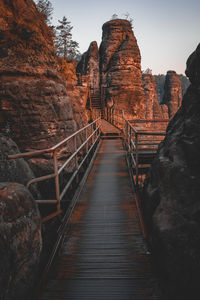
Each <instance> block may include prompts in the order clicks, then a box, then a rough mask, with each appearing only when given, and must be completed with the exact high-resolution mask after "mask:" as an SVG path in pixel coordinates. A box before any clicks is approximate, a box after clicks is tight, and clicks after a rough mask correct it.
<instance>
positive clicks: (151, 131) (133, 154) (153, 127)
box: [123, 117, 169, 187]
mask: <svg viewBox="0 0 200 300" xmlns="http://www.w3.org/2000/svg"><path fill="white" fill-rule="evenodd" d="M168 122H169V120H150V119H147V120H141V119H140V120H127V119H126V118H125V117H124V127H123V132H124V140H125V144H126V147H127V150H128V154H129V157H130V159H131V165H132V167H133V168H134V171H135V172H134V173H135V184H136V187H138V185H139V184H140V185H141V184H143V181H144V176H143V175H146V172H145V171H144V170H145V169H146V170H147V169H148V167H149V166H150V164H151V162H152V160H153V158H154V156H155V154H156V152H157V149H158V145H159V144H160V142H161V141H162V140H163V138H164V137H165V135H166V127H167V124H168ZM141 158H143V160H142V161H141ZM142 170H143V171H142ZM143 172H144V174H143ZM139 175H141V176H140V178H139ZM139 179H140V180H139Z"/></svg>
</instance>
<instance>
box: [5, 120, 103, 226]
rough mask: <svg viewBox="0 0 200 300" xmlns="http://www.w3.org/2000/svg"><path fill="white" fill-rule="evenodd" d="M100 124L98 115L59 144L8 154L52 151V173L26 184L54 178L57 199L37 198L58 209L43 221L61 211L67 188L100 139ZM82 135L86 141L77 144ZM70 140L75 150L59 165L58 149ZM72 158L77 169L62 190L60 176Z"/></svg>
mask: <svg viewBox="0 0 200 300" xmlns="http://www.w3.org/2000/svg"><path fill="white" fill-rule="evenodd" d="M100 126H101V118H100V117H98V118H97V119H96V120H95V121H93V122H92V123H90V124H88V125H87V126H85V127H83V128H81V129H80V130H78V131H76V132H75V133H73V134H72V135H70V136H68V137H67V138H65V139H64V140H62V141H61V142H59V143H58V144H56V145H55V146H53V147H51V148H47V149H42V150H36V151H31V152H25V153H18V154H14V155H8V159H17V158H27V157H35V156H39V155H42V154H45V153H52V156H53V167H54V172H53V173H52V174H48V175H45V176H41V177H37V178H34V179H32V180H30V181H29V182H28V183H27V185H26V186H27V188H29V187H30V185H31V184H34V183H37V182H41V181H45V180H48V179H52V178H54V182H55V195H56V199H51V200H36V202H37V203H40V204H56V205H57V210H56V211H55V212H54V213H52V214H50V215H48V216H46V217H45V218H43V222H45V221H47V220H49V219H51V218H53V217H54V216H56V215H59V214H60V213H61V201H62V199H63V197H64V196H65V194H66V192H67V190H68V189H69V187H70V185H71V183H72V181H73V180H74V178H75V177H76V175H77V174H78V172H79V170H80V168H81V167H82V165H83V163H84V162H85V161H86V159H87V157H88V155H89V154H90V152H91V151H92V149H93V148H94V145H95V144H96V143H97V141H98V140H99V139H100ZM80 135H82V137H83V136H84V141H83V142H82V144H81V145H80V146H78V145H77V137H79V136H80ZM68 142H72V145H73V149H74V151H73V153H71V155H70V156H69V157H68V158H67V159H66V161H65V162H64V163H63V164H62V165H61V166H59V165H58V149H60V148H62V147H64V146H65V145H66V144H67V143H68ZM84 147H85V156H84V157H83V159H82V160H81V161H80V162H79V161H78V154H79V153H80V151H81V150H82V149H83V148H84ZM72 160H74V165H75V170H74V172H73V174H72V175H71V177H70V179H69V180H68V182H67V184H66V185H65V186H64V188H63V190H62V191H60V184H59V176H60V174H61V173H62V172H63V170H64V169H65V168H66V166H67V165H68V164H69V163H70V162H71V161H72Z"/></svg>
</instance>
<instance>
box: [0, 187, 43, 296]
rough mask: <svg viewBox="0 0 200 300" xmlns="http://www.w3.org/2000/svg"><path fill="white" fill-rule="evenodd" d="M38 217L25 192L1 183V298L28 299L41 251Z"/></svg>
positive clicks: (35, 207) (24, 189)
mask: <svg viewBox="0 0 200 300" xmlns="http://www.w3.org/2000/svg"><path fill="white" fill-rule="evenodd" d="M40 227H41V224H40V214H39V212H38V209H37V206H36V203H35V201H34V199H33V198H32V196H31V194H30V193H29V192H28V190H27V189H26V188H25V187H24V186H23V185H20V184H17V183H0V257H1V259H0V274H1V275H0V298H1V299H7V300H8V299H9V300H18V299H30V293H31V290H32V289H33V286H34V283H35V278H36V275H37V271H38V264H39V259H40V253H41V248H42V242H41V228H40Z"/></svg>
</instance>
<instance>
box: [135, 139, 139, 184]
mask: <svg viewBox="0 0 200 300" xmlns="http://www.w3.org/2000/svg"><path fill="white" fill-rule="evenodd" d="M135 162H136V170H135V171H136V187H138V175H139V174H138V164H139V153H138V134H137V133H135Z"/></svg>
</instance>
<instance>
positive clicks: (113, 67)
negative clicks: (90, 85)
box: [99, 19, 145, 118]
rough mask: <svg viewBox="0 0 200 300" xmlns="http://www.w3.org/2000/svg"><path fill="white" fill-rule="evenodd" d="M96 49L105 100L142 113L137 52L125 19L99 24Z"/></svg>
mask: <svg viewBox="0 0 200 300" xmlns="http://www.w3.org/2000/svg"><path fill="white" fill-rule="evenodd" d="M99 53H100V72H101V85H102V87H103V88H104V90H105V95H106V101H107V102H108V103H109V102H110V103H111V105H114V107H115V108H118V109H123V110H125V111H128V113H129V114H130V115H131V116H132V117H137V118H140V117H144V116H145V100H144V91H143V88H142V75H141V56H140V51H139V48H138V45H137V40H136V38H135V36H134V34H133V31H132V28H131V24H130V22H129V21H127V20H121V19H116V20H111V21H109V22H107V23H105V24H104V25H103V35H102V43H101V45H100V49H99Z"/></svg>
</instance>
